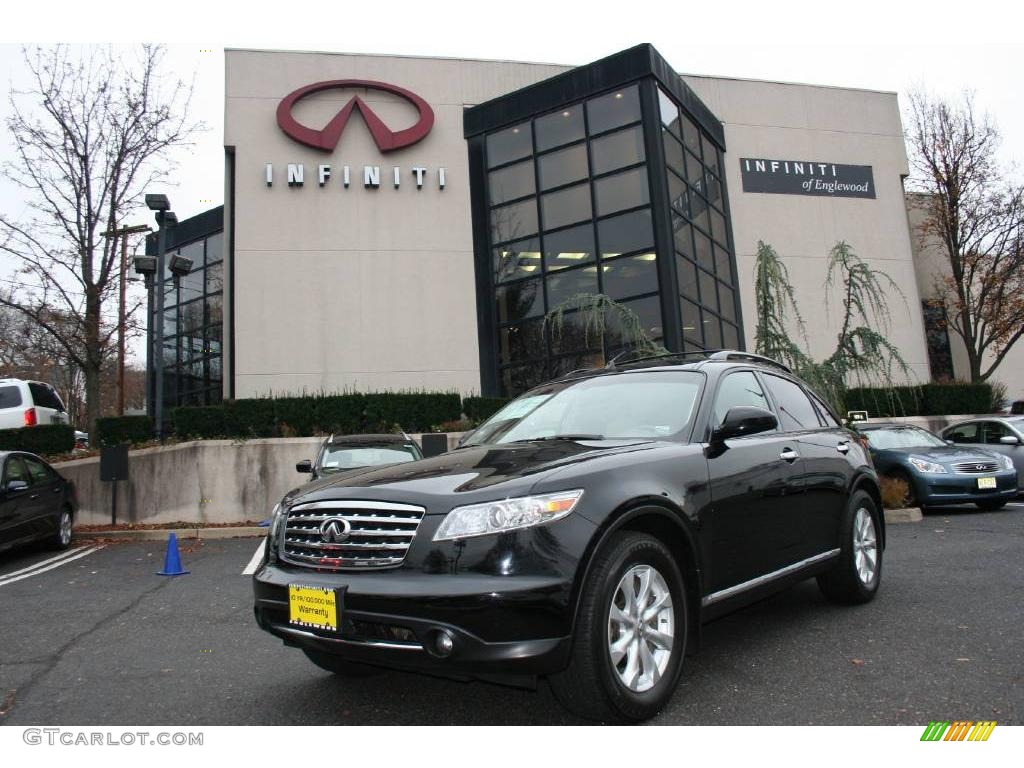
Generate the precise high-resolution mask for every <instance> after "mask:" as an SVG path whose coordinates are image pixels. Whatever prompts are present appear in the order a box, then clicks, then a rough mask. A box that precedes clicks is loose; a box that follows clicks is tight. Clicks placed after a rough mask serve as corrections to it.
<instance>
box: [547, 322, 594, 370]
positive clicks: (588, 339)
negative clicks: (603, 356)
mask: <svg viewBox="0 0 1024 768" xmlns="http://www.w3.org/2000/svg"><path fill="white" fill-rule="evenodd" d="M548 327H549V328H550V331H549V333H550V338H551V354H553V355H564V354H566V353H569V352H580V351H584V350H594V349H600V348H601V335H600V333H598V332H596V331H595V330H594V328H593V326H592V325H591V327H589V328H588V327H587V318H586V316H585V315H584V314H583V313H582V312H566V313H565V314H564V315H562V325H561V328H560V329H556V327H555V326H554V324H551V323H549V324H548ZM579 367H580V366H579V365H574V366H573V368H579ZM569 370H572V368H570V369H569Z"/></svg>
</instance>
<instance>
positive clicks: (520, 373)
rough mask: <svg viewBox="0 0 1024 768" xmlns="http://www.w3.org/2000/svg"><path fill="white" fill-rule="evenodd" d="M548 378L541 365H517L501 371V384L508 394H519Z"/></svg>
mask: <svg viewBox="0 0 1024 768" xmlns="http://www.w3.org/2000/svg"><path fill="white" fill-rule="evenodd" d="M545 378H547V377H546V376H545V375H544V369H543V368H542V367H541V366H539V365H516V366H512V367H510V368H505V369H504V370H502V372H501V384H502V387H503V388H504V392H505V394H506V395H508V396H510V397H511V396H513V395H518V394H520V393H522V392H525V391H526V390H528V389H531V388H532V387H535V386H537V385H538V384H540V383H542V382H543V381H544V379H545Z"/></svg>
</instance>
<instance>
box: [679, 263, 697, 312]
mask: <svg viewBox="0 0 1024 768" xmlns="http://www.w3.org/2000/svg"><path fill="white" fill-rule="evenodd" d="M676 270H677V272H676V279H677V280H678V282H679V292H680V293H681V294H683V295H684V296H689V297H690V298H691V299H693V300H694V301H697V300H698V299H699V296H698V294H697V265H696V264H694V263H693V262H692V261H690V260H689V259H684V258H681V257H678V256H677V257H676Z"/></svg>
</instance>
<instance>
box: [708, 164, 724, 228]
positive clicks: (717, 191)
mask: <svg viewBox="0 0 1024 768" xmlns="http://www.w3.org/2000/svg"><path fill="white" fill-rule="evenodd" d="M704 190H705V194H706V195H707V198H708V200H709V201H710V202H711V203H712V204H713V205H715V206H716V207H718V208H722V182H720V181H719V180H718V177H717V176H715V175H714V174H711V173H705V174H704ZM723 242H724V241H723Z"/></svg>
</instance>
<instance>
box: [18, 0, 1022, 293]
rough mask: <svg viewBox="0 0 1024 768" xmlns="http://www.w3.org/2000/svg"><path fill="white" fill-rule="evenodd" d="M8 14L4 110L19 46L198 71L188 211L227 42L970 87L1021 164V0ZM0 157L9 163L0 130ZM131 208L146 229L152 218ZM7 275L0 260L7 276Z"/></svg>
mask: <svg viewBox="0 0 1024 768" xmlns="http://www.w3.org/2000/svg"><path fill="white" fill-rule="evenodd" d="M148 8H153V9H154V10H153V11H150V10H147V9H148ZM4 16H5V18H4V23H3V26H2V29H0V75H2V80H3V87H4V91H5V98H3V99H2V101H0V116H6V115H7V114H8V112H9V110H8V105H7V98H6V93H7V91H9V89H10V83H14V84H15V85H17V84H18V83H19V82H22V81H23V80H22V78H23V77H24V68H23V65H22V63H21V54H20V47H19V46H20V44H22V43H43V44H46V43H52V42H57V41H62V42H75V43H97V42H112V43H116V44H119V45H129V44H136V43H138V42H139V41H141V40H151V41H157V42H163V43H165V44H167V46H168V51H167V64H168V69H169V71H172V72H174V73H176V74H177V75H178V76H180V77H182V78H184V79H187V80H188V79H192V78H193V77H194V82H195V94H194V98H193V104H192V110H193V117H194V118H195V119H197V120H201V121H203V122H204V123H206V124H207V125H208V126H209V130H208V131H206V132H205V133H203V134H202V135H201V136H200V137H199V138H198V140H197V142H196V144H195V145H194V146H192V147H190V148H187V149H182V150H180V151H179V152H177V153H176V156H175V159H176V160H177V162H178V164H179V167H178V171H177V174H176V176H177V185H176V186H175V187H170V188H168V189H166V190H163V191H166V192H167V193H168V195H169V196H170V198H171V201H172V203H173V206H174V209H175V211H176V212H177V213H178V215H179V217H180V218H186V217H188V216H191V215H193V214H196V213H199V212H200V211H203V210H206V209H207V208H210V207H212V206H215V205H219V204H221V203H222V202H223V196H224V192H223V190H224V182H223V149H222V145H223V116H224V105H223V88H224V57H223V49H224V48H225V47H232V48H235V47H237V48H245V47H252V48H278V49H289V50H324V51H339V52H359V53H393V54H410V55H423V56H451V57H470V58H486V59H511V60H519V61H539V62H553V63H559V64H585V63H587V62H590V61H593V60H594V59H598V58H600V57H602V56H606V55H608V54H611V53H614V52H616V51H619V50H622V49H624V48H628V47H630V46H632V45H635V44H637V43H640V42H650V43H653V44H654V46H655V47H656V48H657V49H658V50H659V51H660V52H661V53H662V55H663V56H665V58H666V59H667V60H668V61H669V62H670V63H671V64H672V65H673V66H674V67H675V68H676V69H677V70H679V71H680V72H683V73H693V74H702V75H718V76H729V77H745V78H757V79H766V80H782V81H790V82H803V83H815V84H822V85H836V86H846V87H858V88H870V89H878V90H888V91H897V92H898V93H899V94H900V97H901V103H903V104H904V105H905V103H906V100H905V95H906V93H907V92H908V91H909V90H910V89H913V88H915V87H919V86H923V87H925V88H927V89H930V90H932V91H935V92H938V93H942V94H947V95H956V94H958V93H959V92H961V91H963V90H965V89H969V90H972V91H974V92H975V94H976V99H977V103H978V105H979V106H980V107H982V108H983V109H986V110H988V111H989V112H990V113H991V114H992V116H993V117H994V118H995V119H996V121H997V122H998V124H999V126H1000V128H1001V131H1002V134H1003V137H1004V145H1003V156H1004V158H1005V159H1006V161H1007V162H1010V161H1018V162H1021V163H1024V99H1022V94H1024V87H1022V84H1021V73H1022V72H1024V61H1022V58H1024V57H1022V54H1024V44H1022V42H1021V40H1022V21H1024V13H1022V11H1021V10H1020V6H1019V4H1017V3H1009V2H990V0H974V1H973V2H969V3H965V2H962V1H961V2H957V3H950V2H935V1H933V2H898V1H897V0H888V1H887V2H877V1H876V0H855V2H850V3H841V2H821V0H818V1H817V2H785V0H781V1H779V2H756V3H740V2H731V1H729V0H715V1H714V2H709V3H703V4H701V3H696V2H693V0H689V1H688V2H683V1H682V0H677V1H676V2H644V1H643V0H632V1H631V2H622V3H612V2H607V1H605V2H587V3H580V2H565V1H564V0H563V2H561V3H559V2H552V1H551V0H546V1H544V2H538V1H537V0H518V1H517V2H510V3H494V2H479V1H476V2H467V3H446V2H443V1H440V0H434V1H433V2H427V1H421V2H407V1H406V0H390V1H389V2H386V3H373V2H370V3H359V4H356V3H353V2H345V1H344V0H342V1H341V2H330V3H324V2H321V3H316V2H306V3H277V4H274V5H273V6H270V5H268V4H264V3H259V2H254V1H250V2H245V3H235V2H219V3H215V2H210V1H209V0H207V1H206V2H194V1H193V0H179V1H178V2H175V3H160V4H156V3H154V4H150V5H148V6H147V5H146V4H141V3H138V2H130V3H129V2H93V3H82V2H75V3H70V2H65V1H64V0H57V1H56V2H55V1H54V0H49V1H48V2H46V3H45V4H38V5H34V4H27V3H21V4H17V5H13V7H12V4H8V5H7V7H5V10H4ZM119 20H121V21H119ZM0 159H2V160H10V159H12V152H11V148H10V139H9V135H8V133H7V131H6V129H4V130H3V132H2V141H0ZM23 210H24V200H23V197H22V196H21V193H20V191H18V190H16V189H12V187H11V185H10V184H8V183H5V182H4V181H3V180H2V179H0V211H3V212H4V213H5V214H12V213H13V214H15V215H17V214H19V213H20V212H22V211H23ZM137 218H138V222H139V223H149V221H148V219H149V217H148V216H147V215H146V213H143V212H140V213H139V216H138V217H137ZM133 223H134V222H133ZM13 271H14V265H13V264H12V263H11V261H10V260H2V259H0V279H2V280H10V279H11V278H12V274H13Z"/></svg>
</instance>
